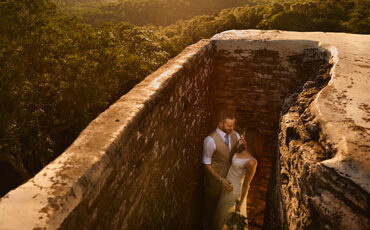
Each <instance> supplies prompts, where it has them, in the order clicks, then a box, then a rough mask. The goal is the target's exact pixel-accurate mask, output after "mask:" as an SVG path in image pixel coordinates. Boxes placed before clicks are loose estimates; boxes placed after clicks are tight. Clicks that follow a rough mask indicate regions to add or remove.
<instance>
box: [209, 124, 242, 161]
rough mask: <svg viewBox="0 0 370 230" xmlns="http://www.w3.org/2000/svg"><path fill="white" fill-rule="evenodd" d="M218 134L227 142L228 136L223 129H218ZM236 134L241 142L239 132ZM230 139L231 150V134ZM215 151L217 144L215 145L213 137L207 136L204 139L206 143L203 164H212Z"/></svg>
mask: <svg viewBox="0 0 370 230" xmlns="http://www.w3.org/2000/svg"><path fill="white" fill-rule="evenodd" d="M234 131H235V130H234ZM216 132H217V133H218V134H220V136H221V138H222V140H223V141H224V142H225V135H226V133H225V132H224V131H222V130H221V129H219V128H218V127H217V128H216ZM235 134H236V137H237V140H239V139H240V135H239V133H238V132H237V131H235ZM228 137H229V149H231V139H230V134H228ZM215 150H216V143H215V141H214V140H213V138H212V137H210V136H207V137H206V138H205V139H204V143H203V163H204V164H207V165H209V164H211V159H212V155H213V152H214V151H215Z"/></svg>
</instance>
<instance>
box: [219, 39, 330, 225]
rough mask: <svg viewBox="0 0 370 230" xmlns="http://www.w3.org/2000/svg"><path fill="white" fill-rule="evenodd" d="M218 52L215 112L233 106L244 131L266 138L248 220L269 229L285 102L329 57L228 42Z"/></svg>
mask: <svg viewBox="0 0 370 230" xmlns="http://www.w3.org/2000/svg"><path fill="white" fill-rule="evenodd" d="M220 36H222V35H220ZM214 39H217V37H215V38H214ZM215 46H216V52H215V55H214V66H215V67H214V71H213V73H212V79H213V87H212V89H213V91H214V94H215V96H214V97H213V98H215V100H214V102H213V103H214V105H213V107H214V108H217V107H220V106H225V105H227V106H228V107H230V108H231V109H233V110H235V112H236V114H237V126H238V128H239V129H244V128H246V127H248V128H251V129H256V130H258V131H259V132H260V133H261V134H262V135H263V137H264V149H263V150H264V151H263V154H262V156H260V159H259V167H260V168H259V170H258V171H257V173H256V176H255V178H254V179H253V180H252V185H251V189H250V191H249V194H248V217H249V218H250V219H251V221H252V224H253V225H251V226H250V229H254V228H256V229H258V228H262V225H263V219H264V211H265V200H266V197H267V188H268V183H269V177H270V170H271V166H272V159H273V156H274V153H275V151H274V150H275V146H276V134H277V133H276V130H277V128H278V126H279V116H280V111H281V108H282V105H283V103H284V99H285V97H286V96H287V94H288V93H289V92H292V91H296V90H298V89H299V87H300V86H302V85H303V84H304V82H306V81H307V80H308V79H309V78H311V77H312V76H315V74H316V73H317V71H318V69H319V68H320V66H322V65H324V64H325V63H327V62H328V59H329V55H328V53H327V52H326V51H325V49H323V48H321V47H319V46H318V43H317V42H313V41H288V40H285V41H264V42H262V41H260V40H256V41H249V40H232V41H230V40H224V41H217V42H216V43H215Z"/></svg>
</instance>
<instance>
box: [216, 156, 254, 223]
mask: <svg viewBox="0 0 370 230" xmlns="http://www.w3.org/2000/svg"><path fill="white" fill-rule="evenodd" d="M236 155H237V154H234V156H233V158H232V163H231V166H230V169H229V171H228V173H227V176H226V179H227V180H229V181H230V182H231V184H232V186H233V190H232V191H227V190H226V189H225V188H222V191H221V194H220V198H219V200H218V204H217V207H216V211H215V216H214V229H218V230H221V229H224V228H225V223H226V219H227V217H228V214H229V213H231V212H233V211H234V210H235V200H239V201H240V196H241V193H242V187H243V182H244V177H245V168H244V164H245V163H246V162H247V161H248V160H250V159H253V157H249V158H238V157H237V156H236ZM247 195H248V191H247V194H246V197H245V198H244V201H243V203H242V204H241V206H240V214H242V215H244V216H247Z"/></svg>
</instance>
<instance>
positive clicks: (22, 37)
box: [0, 0, 370, 196]
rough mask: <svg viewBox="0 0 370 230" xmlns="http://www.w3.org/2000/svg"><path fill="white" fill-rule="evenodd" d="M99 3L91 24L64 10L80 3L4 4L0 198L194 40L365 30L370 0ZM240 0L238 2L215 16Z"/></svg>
mask: <svg viewBox="0 0 370 230" xmlns="http://www.w3.org/2000/svg"><path fill="white" fill-rule="evenodd" d="M97 2H99V1H91V2H89V1H87V2H86V4H87V6H90V5H89V4H90V3H91V4H92V5H93V4H97ZM128 2H130V4H131V5H129V6H128V5H127V4H128ZM211 2H212V5H210V6H212V7H210V8H209V9H207V7H206V6H207V4H211ZM63 4H64V5H63ZM100 4H101V5H100V6H101V7H100V6H99V7H95V8H94V7H93V8H91V9H95V10H97V11H93V10H92V11H89V13H88V14H89V15H90V16H91V18H90V19H92V18H95V19H98V20H95V21H93V22H91V25H90V24H86V23H83V22H88V21H89V20H90V19H88V18H89V17H87V18H86V17H85V18H83V17H74V16H71V15H70V14H65V12H66V11H65V9H67V8H68V7H71V6H72V7H73V6H76V5H78V2H74V1H59V2H57V1H56V3H55V2H52V1H50V0H1V1H0V23H1V25H2V26H1V27H0V74H1V75H0V117H1V119H0V196H2V195H4V194H6V193H7V192H8V191H9V190H10V189H13V188H14V187H16V186H18V185H19V184H21V183H23V182H25V181H27V180H28V179H29V178H30V177H32V176H34V175H35V174H36V173H37V172H38V171H39V170H40V169H41V168H42V167H44V166H45V165H46V164H47V163H48V162H50V161H51V160H53V159H54V158H55V157H57V156H58V155H59V154H60V153H62V152H63V151H64V150H65V148H66V147H68V146H69V145H70V144H71V143H72V142H73V140H74V139H75V138H76V137H77V136H78V134H79V133H80V132H81V131H82V129H84V128H85V127H86V126H87V125H88V123H89V122H90V121H91V120H92V119H94V118H95V117H96V116H97V115H98V114H99V113H101V112H102V111H104V110H105V109H106V108H107V107H108V106H109V105H110V104H111V103H113V102H114V101H115V100H117V99H118V98H119V97H120V96H121V95H123V94H125V93H126V92H128V91H129V90H130V89H131V88H132V87H133V86H134V85H135V84H137V83H138V82H140V81H141V80H142V79H143V78H144V77H145V76H147V75H148V74H150V73H151V72H153V71H154V70H156V69H157V68H158V67H159V66H161V65H162V64H164V63H165V62H166V61H167V60H168V59H170V58H172V57H174V56H175V55H177V54H178V53H179V52H180V51H181V50H182V49H183V48H184V47H186V46H188V45H190V44H192V43H195V42H197V41H198V40H199V39H202V38H209V37H210V36H212V35H213V34H215V33H218V32H221V31H224V30H229V29H250V28H258V29H282V30H296V31H332V32H339V31H342V32H350V33H363V34H368V33H369V31H370V14H369V9H370V5H369V1H368V0H325V1H320V0H305V1H283V3H279V2H277V1H245V2H244V1H236V0H235V1H225V0H223V1H222V0H212V1H210V0H197V1H191V0H189V1H185V0H168V1H166V0H162V1H157V0H153V1H151V0H130V1H125V0H123V1H113V0H112V1H101V2H100ZM109 4H118V5H119V6H120V7H116V6H117V5H114V7H113V6H112V7H111V8H109V7H108V6H109ZM151 4H154V5H151ZM237 4H239V5H242V6H238V7H234V8H228V9H223V10H221V11H219V12H218V13H214V12H213V11H214V10H218V9H220V8H222V7H231V6H235V5H237ZM58 6H60V7H62V8H63V7H64V8H63V9H64V10H60V9H59V8H58ZM154 6H156V7H154ZM172 6H176V7H177V8H176V7H173V8H172ZM195 6H196V7H195ZM126 7H127V8H126ZM130 7H132V8H130ZM181 7H183V8H181ZM187 7H190V8H187ZM192 7H195V8H194V9H193V8H192ZM88 8H89V7H85V8H83V9H82V8H81V10H82V11H84V12H87V11H86V10H88ZM127 9H130V13H128V12H126V11H127ZM132 9H136V10H132ZM149 9H153V11H150V12H149ZM154 9H155V10H154ZM184 9H187V10H184ZM147 11H148V12H147ZM74 12H78V10H75V11H74ZM122 12H123V13H122ZM210 12H211V13H212V14H210V15H198V14H206V13H210ZM84 14H85V13H83V12H82V15H84ZM109 15H111V16H112V18H110V16H109ZM119 15H121V16H119ZM143 15H147V17H145V18H143ZM194 15H198V16H195V17H192V16H194ZM85 16H86V15H85ZM100 16H101V17H100ZM189 17H191V18H190V19H186V20H185V19H184V18H189ZM110 19H112V20H110ZM177 19H179V20H177ZM121 20H127V21H121ZM176 20H177V21H176ZM107 21H110V22H109V23H107ZM174 21H176V22H174ZM112 22H114V23H112ZM151 22H152V24H154V25H150V23H151ZM170 22H171V23H172V22H174V23H172V24H170V25H167V24H168V23H170ZM133 23H137V24H139V25H135V24H133ZM142 24H145V26H140V25H142ZM92 25H93V26H92Z"/></svg>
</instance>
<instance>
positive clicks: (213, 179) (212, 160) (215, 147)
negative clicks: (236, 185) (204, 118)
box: [202, 110, 245, 229]
mask: <svg viewBox="0 0 370 230" xmlns="http://www.w3.org/2000/svg"><path fill="white" fill-rule="evenodd" d="M234 125H235V115H234V113H233V112H232V111H227V110H225V111H221V112H220V113H219V114H218V125H217V128H216V130H214V131H213V132H212V133H211V134H210V135H209V136H207V137H206V138H205V139H204V147H203V159H202V162H203V164H204V166H205V171H206V172H205V178H204V186H205V187H204V204H203V229H212V222H213V216H214V211H215V208H216V205H217V202H218V198H219V195H220V192H221V189H222V188H224V189H227V190H228V191H232V189H233V188H232V186H231V183H230V181H228V180H226V179H225V177H226V175H227V172H228V171H229V167H230V165H231V160H232V155H233V152H235V149H236V148H237V147H239V145H238V142H239V140H241V143H244V141H245V139H244V137H243V138H242V139H241V137H240V135H239V134H238V132H236V131H235V130H234Z"/></svg>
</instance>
